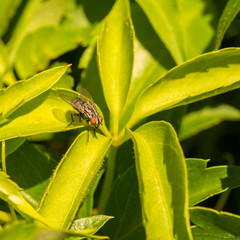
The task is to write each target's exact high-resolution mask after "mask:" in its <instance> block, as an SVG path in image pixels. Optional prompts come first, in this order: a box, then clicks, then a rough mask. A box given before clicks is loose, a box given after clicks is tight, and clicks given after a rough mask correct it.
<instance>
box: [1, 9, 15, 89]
mask: <svg viewBox="0 0 240 240" xmlns="http://www.w3.org/2000/svg"><path fill="white" fill-rule="evenodd" d="M0 8H1V7H0ZM8 61H9V57H8V51H7V47H6V45H5V44H4V43H3V41H2V40H1V39H0V88H3V87H4V85H11V84H13V83H15V82H16V77H15V76H14V73H13V71H12V70H11V69H10V68H9V67H8Z"/></svg>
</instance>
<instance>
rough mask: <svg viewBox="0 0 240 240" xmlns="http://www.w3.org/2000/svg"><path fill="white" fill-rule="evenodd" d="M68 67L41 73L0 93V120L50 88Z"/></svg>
mask: <svg viewBox="0 0 240 240" xmlns="http://www.w3.org/2000/svg"><path fill="white" fill-rule="evenodd" d="M68 67H69V66H61V67H56V68H52V69H49V70H46V71H44V72H41V73H39V74H37V75H35V76H34V77H32V78H30V79H28V80H23V81H19V82H16V83H15V84H13V85H11V86H10V87H8V88H6V89H5V90H4V91H3V92H1V93H0V102H1V106H0V114H1V118H2V119H4V118H6V117H8V116H9V115H10V114H11V113H13V112H14V111H16V110H17V109H18V108H19V107H21V106H22V105H23V104H25V103H26V102H28V101H30V100H31V99H33V98H35V97H37V96H39V95H40V94H42V93H44V92H45V91H47V90H48V89H49V88H51V87H52V86H53V85H54V84H55V83H56V82H57V81H58V80H59V79H60V78H61V77H62V75H63V74H64V73H65V72H66V70H67V68H68Z"/></svg>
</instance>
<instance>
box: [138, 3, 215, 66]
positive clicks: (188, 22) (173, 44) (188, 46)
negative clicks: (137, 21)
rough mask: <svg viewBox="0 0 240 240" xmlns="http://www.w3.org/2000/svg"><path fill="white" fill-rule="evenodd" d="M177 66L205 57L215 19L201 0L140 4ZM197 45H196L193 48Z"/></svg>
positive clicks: (206, 4)
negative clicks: (201, 56)
mask: <svg viewBox="0 0 240 240" xmlns="http://www.w3.org/2000/svg"><path fill="white" fill-rule="evenodd" d="M137 2H138V4H139V5H140V6H141V7H142V9H143V10H144V12H145V14H146V15H147V17H148V19H149V21H150V22H151V24H152V26H153V28H154V29H155V31H156V33H157V34H158V36H159V38H160V39H161V40H162V41H163V43H164V44H165V46H166V47H167V48H168V50H169V52H170V53H171V55H172V57H173V59H174V60H175V62H176V63H177V64H180V63H182V62H184V60H188V59H191V58H193V57H195V56H197V55H199V54H201V53H203V52H204V51H205V50H206V48H207V47H208V45H209V43H210V41H211V40H212V38H213V36H214V29H213V28H212V26H211V21H212V20H213V16H212V15H211V14H210V13H208V14H206V10H207V9H209V3H207V2H203V1H202V0H195V1H182V2H181V3H179V2H177V1H175V0H170V1H165V0H148V1H144V0H137ZM193 43H194V44H193Z"/></svg>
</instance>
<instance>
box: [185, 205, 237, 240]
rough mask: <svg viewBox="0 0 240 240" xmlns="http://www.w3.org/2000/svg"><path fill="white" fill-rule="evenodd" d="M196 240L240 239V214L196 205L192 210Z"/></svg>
mask: <svg viewBox="0 0 240 240" xmlns="http://www.w3.org/2000/svg"><path fill="white" fill-rule="evenodd" d="M190 213H191V221H192V222H193V223H194V224H195V225H196V226H193V227H192V234H193V237H194V240H223V239H229V240H231V239H232V240H238V239H240V216H238V215H235V214H231V213H227V212H217V211H215V210H213V209H209V208H202V207H194V208H192V209H191V210H190Z"/></svg>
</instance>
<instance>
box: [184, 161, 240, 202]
mask: <svg viewBox="0 0 240 240" xmlns="http://www.w3.org/2000/svg"><path fill="white" fill-rule="evenodd" d="M207 162H208V161H207V160H202V159H187V160H186V163H187V168H188V189H189V206H193V205H196V204H197V203H199V202H201V201H203V200H205V199H207V198H209V197H211V196H213V195H215V194H219V193H221V192H224V191H226V190H227V189H232V188H236V187H239V186H240V177H239V176H240V167H239V166H216V167H210V168H207Z"/></svg>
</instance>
